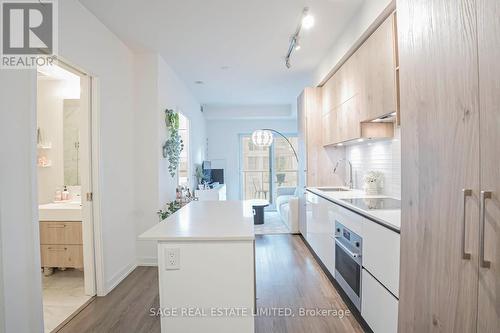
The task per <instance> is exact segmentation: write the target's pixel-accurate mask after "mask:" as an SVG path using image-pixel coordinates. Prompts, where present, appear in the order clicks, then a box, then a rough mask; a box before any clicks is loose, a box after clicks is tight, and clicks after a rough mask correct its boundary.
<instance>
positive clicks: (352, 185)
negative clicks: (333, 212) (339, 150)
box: [333, 158, 354, 190]
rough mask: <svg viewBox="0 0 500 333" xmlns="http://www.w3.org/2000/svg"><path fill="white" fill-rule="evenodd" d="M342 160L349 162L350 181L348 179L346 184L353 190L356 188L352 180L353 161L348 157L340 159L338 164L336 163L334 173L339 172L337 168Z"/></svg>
mask: <svg viewBox="0 0 500 333" xmlns="http://www.w3.org/2000/svg"><path fill="white" fill-rule="evenodd" d="M340 162H345V163H347V164H349V182H347V181H346V182H345V185H346V186H348V187H349V189H350V190H352V189H353V188H354V184H353V182H352V163H351V161H349V160H348V159H346V158H342V159H340V160H338V161H337V164H335V168H333V173H336V172H337V168H338V167H339V164H340Z"/></svg>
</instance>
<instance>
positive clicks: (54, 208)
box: [38, 201, 82, 221]
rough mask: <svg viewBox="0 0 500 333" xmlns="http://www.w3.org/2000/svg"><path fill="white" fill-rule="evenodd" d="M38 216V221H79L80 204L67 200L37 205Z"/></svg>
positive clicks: (80, 218)
mask: <svg viewBox="0 0 500 333" xmlns="http://www.w3.org/2000/svg"><path fill="white" fill-rule="evenodd" d="M38 217H39V220H40V221H81V220H82V204H81V202H77V201H68V202H52V203H48V204H43V205H39V206H38Z"/></svg>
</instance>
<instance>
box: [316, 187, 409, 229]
mask: <svg viewBox="0 0 500 333" xmlns="http://www.w3.org/2000/svg"><path fill="white" fill-rule="evenodd" d="M307 190H309V191H310V192H312V193H315V194H317V195H319V196H321V197H323V198H325V199H328V200H330V201H332V202H334V203H336V204H338V205H340V206H343V207H345V208H347V209H350V210H352V211H354V212H357V213H359V214H360V215H363V216H365V217H367V218H368V219H371V220H374V221H376V222H379V223H380V224H383V225H386V226H387V227H389V228H392V229H396V230H398V231H399V230H400V229H401V209H376V210H365V209H361V208H359V207H356V206H354V205H352V204H350V203H348V202H346V201H343V200H342V199H353V198H361V199H369V198H391V197H389V196H385V195H367V194H366V193H365V192H364V191H361V190H349V191H338V192H330V191H328V192H326V191H322V190H321V187H308V188H307ZM394 199H397V198H394ZM398 200H399V199H398Z"/></svg>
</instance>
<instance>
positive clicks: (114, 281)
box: [99, 264, 137, 296]
mask: <svg viewBox="0 0 500 333" xmlns="http://www.w3.org/2000/svg"><path fill="white" fill-rule="evenodd" d="M136 268H137V265H136V264H130V265H127V266H125V267H124V268H123V269H122V270H120V271H119V272H118V273H116V274H115V275H114V276H113V277H112V278H111V279H110V280H108V281H107V282H106V295H107V294H108V293H109V292H111V291H112V290H113V289H115V288H116V286H118V285H119V284H120V282H122V281H123V280H124V279H125V278H126V277H127V276H128V275H129V274H130V273H132V271H133V270H134V269H136ZM99 296H105V295H99Z"/></svg>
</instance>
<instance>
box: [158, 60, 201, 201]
mask: <svg viewBox="0 0 500 333" xmlns="http://www.w3.org/2000/svg"><path fill="white" fill-rule="evenodd" d="M158 75H159V76H158V88H159V95H158V98H159V99H158V101H159V105H160V111H161V112H159V115H160V119H159V121H158V124H159V126H160V134H161V136H160V143H161V145H163V143H164V142H165V140H166V138H167V133H166V130H165V118H164V113H163V111H164V110H165V109H166V108H169V109H173V110H174V111H178V112H182V114H183V115H184V116H186V117H187V118H188V119H189V126H190V128H189V130H190V134H189V161H190V162H189V163H190V164H191V166H192V165H193V164H201V162H202V161H203V159H204V158H205V155H206V146H207V144H206V141H207V135H206V121H205V117H204V115H203V113H202V112H201V110H200V103H199V102H198V101H197V99H196V98H195V97H194V95H192V94H191V92H190V91H189V90H188V88H187V86H186V85H185V84H184V82H183V81H181V80H180V79H179V77H178V76H177V74H176V73H175V72H174V71H173V70H172V68H170V66H169V65H168V64H167V63H166V62H165V61H164V60H163V58H161V57H158ZM191 169H192V170H191V174H190V175H189V177H190V181H191V187H193V186H194V185H195V183H196V179H195V178H194V177H193V175H192V174H193V172H194V169H193V168H191ZM167 175H168V161H167V160H166V159H164V158H161V160H160V179H159V180H160V187H162V186H163V188H164V189H163V190H160V198H159V199H160V201H159V203H160V204H165V202H166V201H167V200H172V199H173V198H174V197H175V191H172V187H166V185H168V182H167V180H166V179H165V178H164V176H167ZM168 177H170V176H169V175H168ZM174 186H177V179H175V183H174ZM165 188H166V189H167V190H165ZM174 188H175V187H174ZM167 192H168V193H169V195H168V196H167V195H166V193H167Z"/></svg>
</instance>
